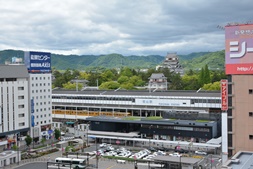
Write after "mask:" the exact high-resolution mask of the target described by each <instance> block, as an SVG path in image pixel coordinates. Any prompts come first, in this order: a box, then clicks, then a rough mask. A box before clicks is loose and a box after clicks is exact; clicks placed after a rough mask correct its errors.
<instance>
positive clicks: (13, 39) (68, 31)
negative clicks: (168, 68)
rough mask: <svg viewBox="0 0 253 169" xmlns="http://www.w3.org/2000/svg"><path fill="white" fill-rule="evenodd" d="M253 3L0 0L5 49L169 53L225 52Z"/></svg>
mask: <svg viewBox="0 0 253 169" xmlns="http://www.w3.org/2000/svg"><path fill="white" fill-rule="evenodd" d="M252 9H253V1H252V0H240V1H238V0H8V1H7V0H0V50H5V49H20V50H26V51H46V52H52V53H56V54H78V55H82V54H83V55H87V54H93V55H99V54H110V53H119V54H123V55H125V56H127V55H152V54H159V55H162V56H164V55H166V54H167V52H177V53H178V54H189V53H192V52H206V51H218V50H222V49H224V48H225V47H224V43H225V41H224V30H222V29H218V28H217V26H218V25H220V26H225V25H226V24H227V23H231V22H239V23H246V22H248V21H250V22H251V23H253V22H252V20H253V15H252V14H253V12H252Z"/></svg>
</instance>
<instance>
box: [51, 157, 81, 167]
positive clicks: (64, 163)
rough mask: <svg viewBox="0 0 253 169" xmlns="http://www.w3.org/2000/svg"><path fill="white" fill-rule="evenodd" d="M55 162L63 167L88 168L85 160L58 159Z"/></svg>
mask: <svg viewBox="0 0 253 169" xmlns="http://www.w3.org/2000/svg"><path fill="white" fill-rule="evenodd" d="M55 162H56V163H58V165H62V166H63V167H65V166H70V167H71V168H74V169H79V168H86V161H85V160H84V159H77V158H63V157H57V158H56V159H55ZM56 165H57V164H56Z"/></svg>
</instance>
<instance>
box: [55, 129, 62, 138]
mask: <svg viewBox="0 0 253 169" xmlns="http://www.w3.org/2000/svg"><path fill="white" fill-rule="evenodd" d="M60 136H61V131H60V130H59V129H55V130H54V138H55V139H56V140H58V139H59V138H60Z"/></svg>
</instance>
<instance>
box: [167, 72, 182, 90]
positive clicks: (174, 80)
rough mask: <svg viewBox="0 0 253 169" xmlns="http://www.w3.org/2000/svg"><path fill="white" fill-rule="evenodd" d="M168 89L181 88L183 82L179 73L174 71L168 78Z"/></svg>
mask: <svg viewBox="0 0 253 169" xmlns="http://www.w3.org/2000/svg"><path fill="white" fill-rule="evenodd" d="M169 89H171V90H182V89H183V83H182V78H181V76H180V74H178V73H174V74H173V76H172V77H171V79H170V84H169Z"/></svg>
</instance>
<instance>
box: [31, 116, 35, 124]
mask: <svg viewBox="0 0 253 169" xmlns="http://www.w3.org/2000/svg"><path fill="white" fill-rule="evenodd" d="M31 125H32V127H34V126H35V123H34V115H32V116H31Z"/></svg>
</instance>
